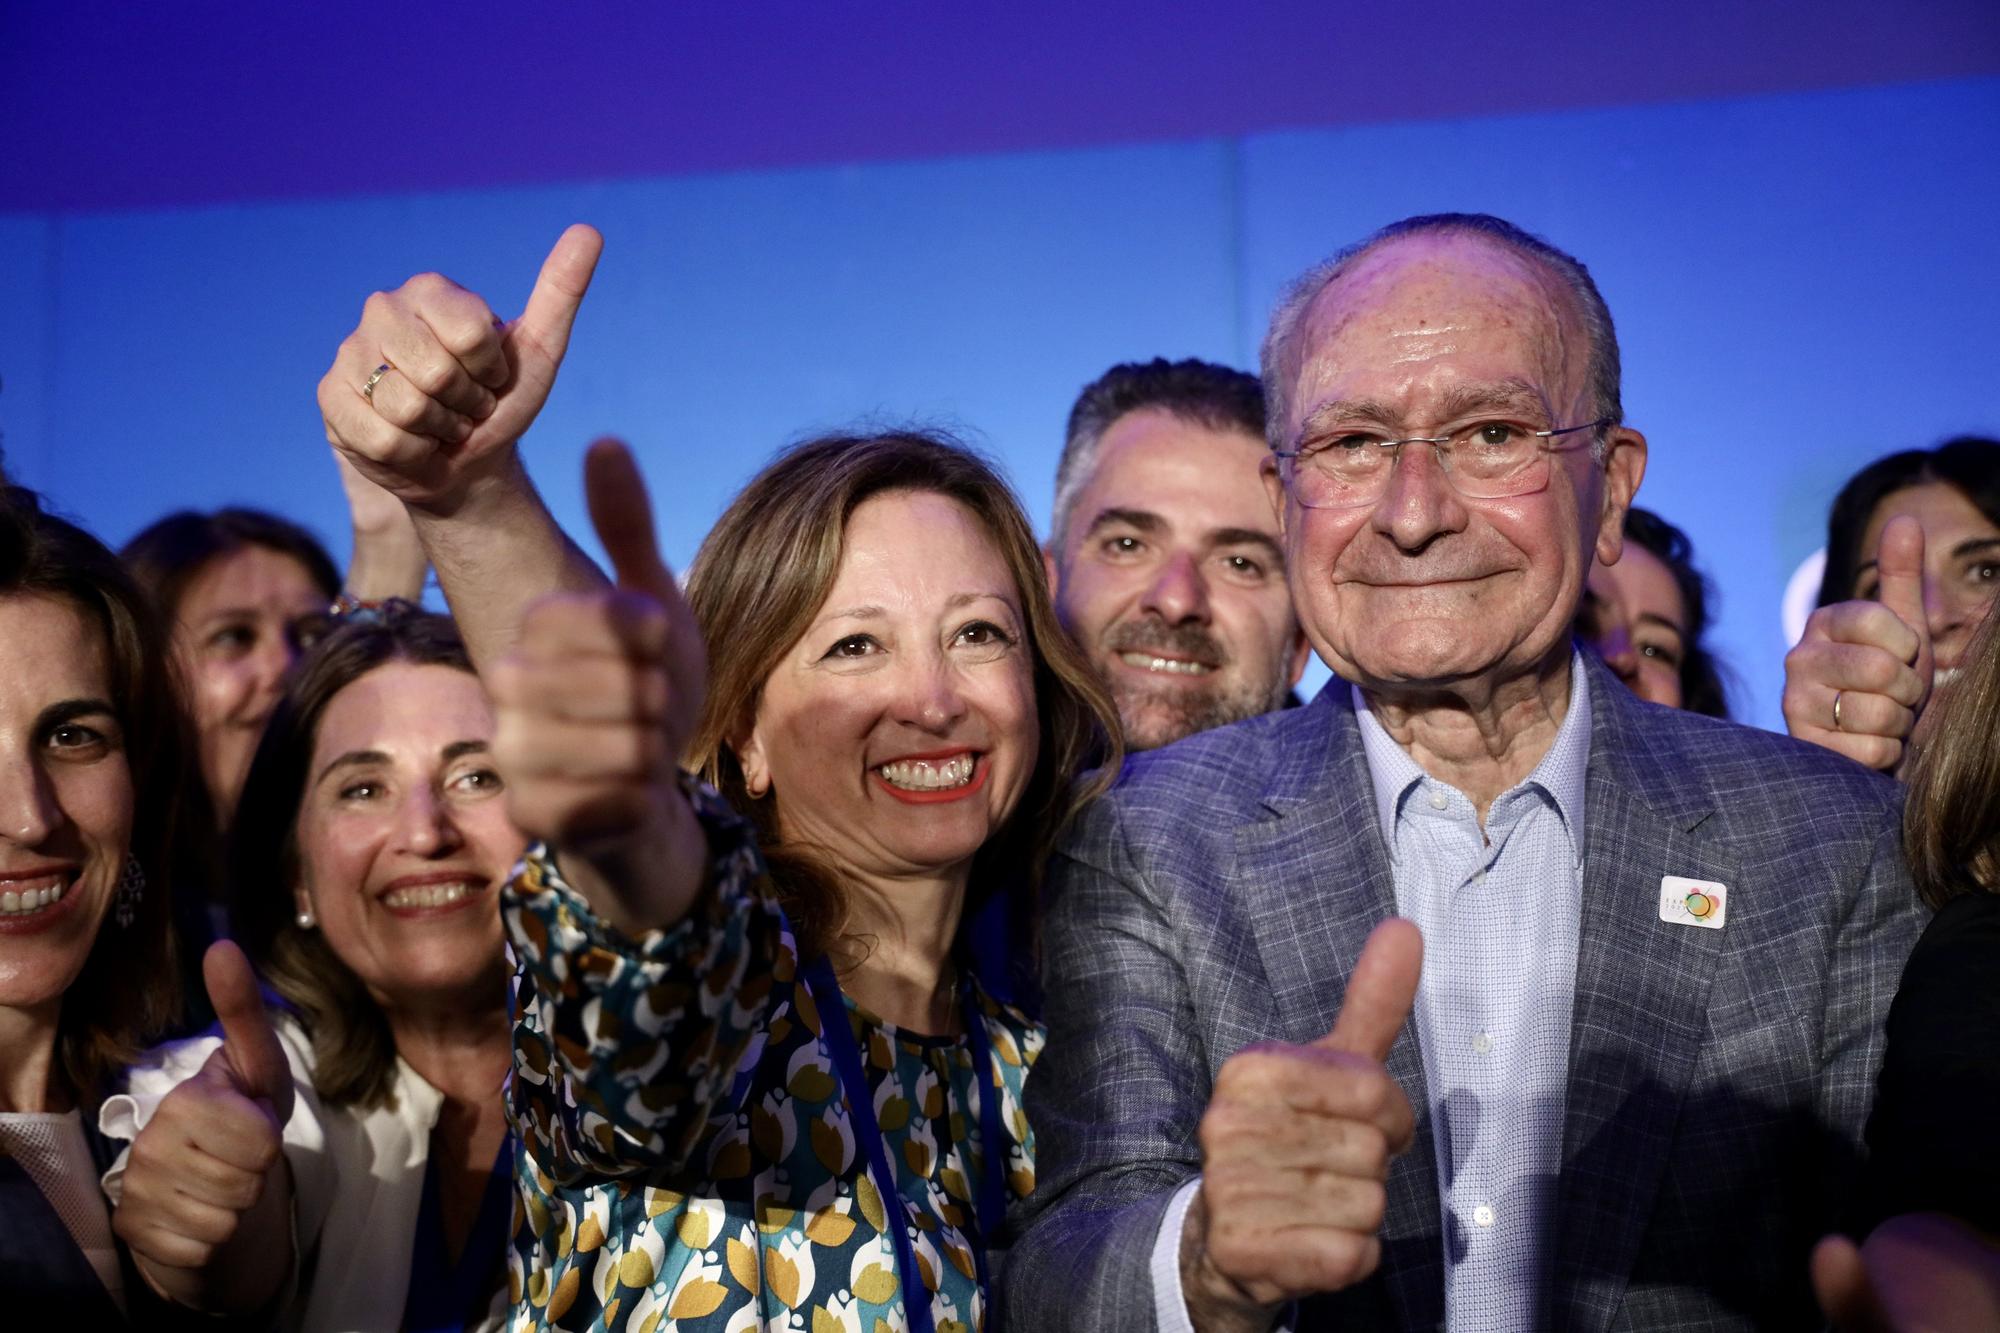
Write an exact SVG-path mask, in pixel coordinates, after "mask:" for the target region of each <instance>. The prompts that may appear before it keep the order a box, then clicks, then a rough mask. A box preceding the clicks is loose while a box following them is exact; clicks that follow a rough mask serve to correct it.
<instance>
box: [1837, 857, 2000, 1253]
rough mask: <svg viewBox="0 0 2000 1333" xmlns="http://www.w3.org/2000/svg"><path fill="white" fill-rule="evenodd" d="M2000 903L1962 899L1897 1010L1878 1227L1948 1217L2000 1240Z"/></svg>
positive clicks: (1875, 1141)
mask: <svg viewBox="0 0 2000 1333" xmlns="http://www.w3.org/2000/svg"><path fill="white" fill-rule="evenodd" d="M1995 1106H2000V896H1996V895H1993V894H1988V893H1973V894H1967V895H1965V896H1964V897H1960V898H1954V899H1952V900H1951V901H1950V902H1948V903H1946V904H1945V905H1944V906H1943V907H1942V908H1940V909H1939V910H1938V914H1937V916H1936V917H1934V918H1933V919H1932V921H1931V923H1930V926H1929V927H1928V928H1927V929H1926V930H1925V931H1924V934H1923V938H1922V939H1920V940H1918V941H1917V947H1916V949H1915V950H1914V951H1913V952H1912V953H1911V954H1910V961H1909V963H1908V965H1907V966H1905V967H1904V969H1903V984H1902V986H1901V988H1900V989H1898V990H1897V992H1896V1001H1895V1003H1894V1005H1892V1006H1891V1007H1890V1009H1889V1045H1888V1051H1887V1054H1886V1055H1885V1056H1884V1057H1883V1062H1882V1080H1881V1083H1880V1085H1879V1087H1878V1090H1877V1093H1876V1098H1875V1113H1874V1115H1873V1116H1871V1117H1870V1118H1869V1121H1868V1150H1869V1153H1870V1161H1869V1166H1868V1177H1869V1191H1868V1193H1869V1201H1870V1204H1871V1213H1870V1216H1869V1218H1868V1222H1869V1224H1870V1226H1872V1225H1873V1224H1874V1223H1877V1222H1880V1221H1882V1220H1883V1219H1884V1218H1889V1217H1894V1216H1896V1215H1897V1214H1899V1213H1912V1212H1939V1213H1949V1214H1951V1215H1952V1216H1953V1217H1957V1218H1959V1219H1961V1220H1963V1221H1966V1222H1970V1223H1971V1224H1972V1225H1973V1226H1975V1227H1978V1228H1980V1229H1981V1230H1983V1231H2000V1145H1996V1144H1995V1142H1994V1136H1993V1127H1992V1114H1993V1108H1994V1107H1995Z"/></svg>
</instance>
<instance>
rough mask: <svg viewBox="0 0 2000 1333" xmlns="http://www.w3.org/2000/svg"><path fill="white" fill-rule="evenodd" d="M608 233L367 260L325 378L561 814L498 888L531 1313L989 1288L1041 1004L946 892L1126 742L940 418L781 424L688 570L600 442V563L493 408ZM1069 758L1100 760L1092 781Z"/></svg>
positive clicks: (938, 1300)
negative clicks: (660, 551) (511, 278)
mask: <svg viewBox="0 0 2000 1333" xmlns="http://www.w3.org/2000/svg"><path fill="white" fill-rule="evenodd" d="M601 244H602V241H601V238H600V237H599V236H598V235H597V233H596V232H595V231H594V230H592V229H591V228H588V227H582V226H578V227H572V228H570V229H569V230H568V231H567V232H565V233H564V235H563V237H562V239H561V240H559V241H558V242H557V243H556V246H555V248H554V249H553V250H552V251H551V252H550V254H549V256H548V258H547V260H546V261H544V263H543V266H542V271H541V275H540V277H539V278H538V279H537V280H536V283H535V286H534V290H533V291H532V292H531V293H530V295H529V297H528V301H527V304H526V307H525V308H524V309H523V311H522V313H521V315H520V316H519V317H518V318H516V319H513V320H501V319H499V318H497V317H496V316H495V315H494V313H493V311H492V310H491V309H490V308H489V307H488V306H487V305H486V303H485V302H483V301H481V300H480V299H479V298H478V297H477V296H475V295H473V294H472V293H470V292H467V291H465V290H464V289H463V288H460V287H458V286H456V285H454V284H451V283H450V282H448V281H447V280H445V279H443V278H441V277H439V276H438V275H436V274H425V275H420V276H418V277H415V278H412V279H411V280H410V281H409V282H407V283H405V284H404V285H403V286H402V287H400V288H398V289H397V290H395V291H394V292H388V293H382V294H379V295H378V296H377V297H375V298H371V299H370V301H369V302H368V304H367V306H366V307H365V308H364V310H363V313H362V319H361V324H360V326H359V327H358V328H356V329H355V330H354V332H353V333H352V334H350V335H349V336H348V337H347V338H346V339H345V340H344V341H343V342H342V343H341V346H340V350H339V352H338V353H337V355H336V356H335V358H334V362H333V365H332V366H331V368H330V369H329V370H328V371H327V374H326V376H325V377H324V378H323V379H322V380H321V381H320V390H319V401H320V409H321V414H322V416H323V418H324V419H325V422H326V426H327V434H328V437H329V438H330V439H331V440H333V441H334V443H335V446H336V447H337V448H339V449H340V450H341V451H342V452H343V453H344V454H345V455H347V456H348V457H349V458H351V459H352V460H353V461H354V462H355V464H356V466H357V467H358V468H359V469H360V470H361V471H362V472H363V473H364V474H366V475H367V476H368V477H370V478H371V479H372V480H374V481H376V482H377V483H379V484H380V485H382V486H383V487H384V488H385V489H387V490H388V491H390V492H391V493H392V494H395V495H397V496H398V497H400V498H401V499H402V500H403V501H404V503H405V504H406V505H407V506H408V507H409V509H410V512H411V514H412V517H413V518H414V520H415V521H416V525H417V530H418V533H419V535H420V537H421V538H422V539H423V541H424V545H425V549H426V551H427V552H428V554H429V555H430V557H431V559H432V561H433V562H434V564H435V565H436V567H437V570H438V578H439V582H440V583H441V584H442V586H443V587H444V590H445V595H446V596H447V597H448V598H449V599H450V600H451V603H452V608H453V612H454V614H455V615H456V616H457V617H458V620H459V623H460V625H461V626H463V627H464V628H465V631H466V635H467V639H468V642H469V643H470V644H471V646H472V649H473V652H474V655H475V658H476V659H477V660H478V661H479V663H480V669H481V671H482V672H483V673H485V674H486V676H487V680H488V685H489V688H490V689H491V690H492V692H493V697H494V704H495V707H496V710H497V712H498V719H499V731H498V735H497V738H496V742H495V750H496V754H497V755H498V756H499V758H500V761H501V764H500V766H501V771H502V773H504V774H505V775H506V778H507V783H508V788H509V805H510V807H511V808H512V810H513V812H514V815H515V818H516V820H517V821H518V822H519V823H520V824H521V826H522V828H523V829H524V830H526V831H527V832H528V833H530V834H531V835H532V836H535V837H538V838H541V839H543V840H544V844H545V845H542V846H539V847H535V848H533V849H531V851H530V853H529V856H528V860H527V864H526V867H525V869H524V871H523V873H522V874H521V875H520V876H519V877H518V878H517V880H516V881H515V882H514V883H513V884H512V885H511V886H510V887H509V889H508V891H507V893H506V895H505V899H504V904H503V910H504V913H505V916H506V920H507V930H508V936H509V940H510V942H511V944H512V946H513V949H514V953H515V960H516V971H515V985H516V996H515V1014H516V1026H515V1033H514V1077H513V1083H512V1085H511V1086H512V1111H513V1115H514V1119H515V1124H516V1126H517V1129H518V1131H519V1133H520V1136H521V1140H522V1159H521V1176H520V1191H521V1199H522V1212H523V1217H524V1219H525V1220H524V1224H523V1226H522V1228H521V1229H520V1231H519V1232H518V1233H517V1236H516V1241H515V1251H516V1253H515V1261H514V1277H515V1282H516V1284H517V1285H516V1291H515V1294H516V1296H517V1298H518V1300H519V1302H520V1304H518V1305H517V1306H516V1307H515V1315H514V1327H515V1328H517V1329H543V1328H565V1329H591V1330H622V1329H634V1330H652V1329H655V1328H658V1327H661V1326H662V1325H663V1324H664V1323H667V1322H669V1321H672V1322H673V1323H674V1324H675V1325H676V1326H682V1327H686V1326H697V1325H698V1326H700V1327H705V1328H714V1329H719V1330H725V1331H726V1333H739V1331H740V1330H748V1329H751V1328H758V1327H776V1328H825V1327H827V1326H828V1321H832V1325H833V1326H835V1327H839V1328H843V1329H862V1330H872V1329H874V1328H875V1327H876V1326H877V1324H878V1322H886V1323H887V1324H888V1325H889V1326H890V1327H899V1326H900V1327H908V1328H912V1329H918V1330H926V1331H928V1330H931V1329H938V1330H947V1329H955V1328H979V1327H982V1326H986V1325H988V1324H989V1323H990V1322H991V1321H990V1316H989V1313H988V1302H989V1299H990V1295H991V1293H992V1291H993V1286H992V1279H991V1271H990V1259H991V1257H992V1251H993V1249H994V1247H995V1243H996V1234H995V1233H996V1231H997V1228H998V1227H999V1225H1000V1215H1001V1213H1002V1212H1003V1211H1004V1206H1005V1203H1006V1200H1007V1199H1008V1198H1010V1197H1011V1198H1018V1197H1020V1196H1021V1195H1023V1194H1024V1193H1026V1192H1027V1191H1028V1190H1029V1189H1030V1188H1031V1187H1032V1186H1033V1182H1034V1172H1033V1165H1034V1138H1033V1134H1032V1132H1031V1130H1030V1127H1029V1126H1028V1125H1027V1123H1026V1120H1025V1117H1024V1116H1023V1114H1022V1112H1021V1103H1020V1093H1021V1085H1022V1080H1023V1079H1024V1078H1025V1076H1026V1074H1027V1068H1028V1065H1029V1064H1030V1063H1031V1062H1032V1061H1033V1059H1034V1058H1035V1055H1036V1053H1037V1051H1038V1049H1039V1046H1040V1041H1041V1035H1040V1029H1039V1028H1038V1027H1037V1026H1036V1025H1034V1024H1032V1023H1030V1022H1029V1021H1028V1020H1027V1019H1026V1018H1024V1017H1023V1016H1022V1015H1020V1014H1019V1013H1017V1012H1015V1011H1013V1010H1010V1009H1008V1008H1006V1007H1004V1006H1002V1005H1000V1004H998V1003H996V1002H995V1001H994V1000H993V999H992V998H991V997H990V995H988V994H987V992H986V991H985V990H984V988H983V987H982V986H981V985H980V984H979V981H978V979H977V978H976V977H974V976H972V975H971V970H970V968H968V967H966V966H965V965H964V950H963V949H962V948H961V947H960V946H961V943H962V939H961V936H962V934H963V929H962V927H963V923H964V921H965V920H966V917H967V908H968V906H969V905H970V904H971V903H972V902H974V901H977V900H980V899H982V898H984V897H985V896H986V895H988V894H991V893H994V892H996V891H998V890H999V889H1000V888H1002V887H1003V886H1004V887H1006V888H1007V889H1008V890H1009V891H1010V893H1011V892H1012V891H1014V890H1015V889H1017V888H1019V889H1021V890H1023V892H1022V893H1021V895H1020V896H1019V897H1018V898H1016V899H1015V901H1017V902H1020V903H1022V904H1023V905H1024V906H1023V910H1028V909H1029V905H1031V904H1032V901H1033V899H1032V893H1031V890H1032V886H1033V884H1034V883H1035V881H1036V879H1037V878H1038V876H1039V874H1040V870H1041V862H1042V860H1043V858H1044V857H1045V855H1046V854H1047V851H1048V849H1049V847H1050V846H1051V845H1052V844H1053V842H1054V841H1055V839H1056V838H1057V836H1058V834H1059V832H1060V830H1061V829H1062V826H1063V824H1064V823H1065V821H1066V820H1067V818H1068V816H1069V815H1070V813H1071V812H1072V811H1073V809H1074V806H1075V804H1076V801H1077V800H1078V799H1079V797H1080V796H1083V795H1088V794H1089V792H1091V791H1093V790H1095V789H1096V787H1097V786H1100V785H1102V784H1103V783H1105V782H1107V781H1108V780H1109V779H1108V775H1109V774H1110V773H1113V772H1115V771H1116V769H1117V766H1118V761H1119V758H1120V754H1119V750H1118V749H1117V743H1116V739H1115V737H1116V726H1117V720H1116V713H1115V712H1114V711H1113V709H1112V706H1111V703H1110V700H1109V698H1108V697H1107V695H1106V694H1105V692H1104V689H1103V687H1102V685H1101V684H1099V682H1098V681H1097V680H1096V678H1095V677H1094V676H1093V674H1092V673H1091V670H1090V668H1089V665H1088V664H1087V663H1086V662H1085V660H1084V659H1083V657H1082V656H1081V654H1079V653H1078V651H1077V650H1076V649H1075V647H1074V646H1073V645H1072V644H1070V642H1069V641H1068V640H1067V639H1066V638H1065V636H1064V635H1063V632H1062V630H1061V628H1060V626H1059V625H1058V624H1057V622H1056V619H1055V613H1054V608H1053V607H1052V606H1051V604H1050V600H1049V595H1048V591H1047V587H1046V585H1045V583H1044V580H1043V574H1042V564H1041V553H1040V551H1039V550H1038V548H1037V546H1036V544H1035V541H1034V538H1033V535H1032V534H1031V533H1030V531H1029V529H1028V524H1027V521H1026V519H1025V518H1024V517H1023V516H1022V514H1021V509H1020V506H1019V504H1018V502H1016V500H1015V499H1014V497H1013V495H1012V493H1011V492H1010V491H1009V490H1008V489H1007V487H1006V485H1005V483H1003V482H1002V481H1001V480H1000V479H999V477H998V476H996V475H995V473H994V472H993V470H992V469H991V468H990V467H988V466H987V465H986V464H985V463H984V462H982V461H981V460H980V459H978V458H977V457H976V456H974V455H973V454H971V453H970V452H968V451H966V450H965V449H963V448H962V447H960V446H958V445H956V444H954V443H953V442H951V441H948V440H945V439H943V438H940V437H936V436H925V435H918V434H912V433H890V434H882V435H872V436H840V437H833V438H828V439H821V440H815V441H811V442H808V443H806V444H803V445H800V446H799V447H797V448H795V449H792V450H789V451H787V452H786V453H784V454H783V455H781V456H780V457H779V458H778V459H777V460H776V461H775V462H773V463H772V464H771V465H770V466H768V467H767V468H765V469H764V471H763V472H761V473H760V474H759V475H758V476H757V477H756V478H755V479H754V480H752V481H751V482H750V484H749V485H748V486H747V487H746V488H745V489H744V490H743V492H742V493H741V494H739V495H738V496H737V498H736V499H735V500H734V501H733V502H732V503H731V504H730V506H729V508H728V510H727V512H726V513H725V514H724V515H723V517H722V519H721V521H720V522H718V523H717V524H716V527H715V529H714V531H713V532H711V533H710V534H709V537H708V539H707V540H706V541H705V542H704V543H703V545H702V549H701V553H700V554H699V555H698V556H697V558H696V561H695V567H694V571H693V574H692V577H691V578H690V579H689V586H688V593H687V597H686V599H685V600H684V599H683V597H682V595H681V592H680V590H679V588H678V586H677V585H676V583H675V581H674V579H673V577H672V576H671V575H670V574H669V573H668V572H667V570H666V569H665V568H664V567H663V566H662V565H661V563H660V561H659V558H658V555H657V554H656V552H655V548H654V536H653V528H652V517H651V514H650V512H649V511H648V509H647V507H646V504H645V499H644V496H645V492H644V488H643V486H642V484H641V483H640V480H639V476H638V473H637V470H636V468H634V467H633V466H632V463H631V460H630V456H629V455H628V454H627V453H626V452H625V451H624V449H623V447H622V446H618V445H615V444H600V445H599V446H597V447H596V448H595V449H594V450H593V452H592V453H591V455H590V457H589V459H588V462H587V465H586V483H587V491H588V495H589V499H590V503H591V514H592V520H593V522H594V524H595V526H596V528H597V532H598V535H599V537H600V539H601V540H602V542H603V545H604V547H605V549H606V550H607V551H608V552H609V554H610V555H611V558H612V562H613V565H614V567H615V571H616V573H617V575H618V582H619V587H618V589H617V591H615V592H613V591H606V590H605V589H604V587H603V582H602V576H601V575H598V574H597V573H596V571H595V570H594V568H592V567H591V566H590V565H589V563H588V562H587V561H586V560H584V559H583V558H582V556H581V555H580V553H578V552H577V550H576V548H575V547H574V545H573V544H571V543H569V542H568V541H567V539H566V538H564V537H563V536H562V533H561V531H560V529H559V528H557V527H556V525H555V524H554V522H553V520H552V519H550V517H549V515H548V512H547V510H546V508H544V507H543V506H542V504H541V502H540V500H539V498H538V497H537V496H536V495H535V494H534V488H533V486H532V484H531V483H530V482H529V481H528V478H527V475H526V472H525V469H524V468H523V467H522V464H521V460H520V455H519V450H518V443H517V442H518V441H519V440H520V439H521V437H522V435H523V433H525V432H526V431H527V430H528V428H529V426H530V425H531V424H532V423H533V421H534V419H535V416H536V414H537V413H538V412H539V411H540V409H541V407H542V404H543V403H544V401H545V400H546V398H547V396H548V393H549V390H550V387H551V386H552V385H553V383H554V381H555V377H556V372H557V369H558V367H559V365H560V363H561V361H562V358H563V356H564V353H565V351H566V349H567V346H568V341H569V334H570V328H571V325H572V323H573V321H574V320H575V318H576V313H577V308H578V306H579V304H580V302H581V301H582V299H583V294H584V291H585V289H586V288H587V287H588V285H589V282H590V278H591V274H592V272H593V270H594V268H595V266H596V262H597V257H598V252H599V249H600V247H601ZM421 386H439V387H437V388H435V390H434V391H432V390H430V389H429V388H427V387H421ZM560 590H568V592H567V595H562V596H546V597H544V596H542V595H543V594H550V593H556V592H558V591H560ZM537 597H540V598H541V600H539V601H536V600H534V599H535V598H537ZM530 603H532V604H530ZM690 603H691V604H692V610H690V609H689V607H690ZM683 755H685V756H686V757H687V758H688V761H689V764H690V766H691V767H692V768H693V769H695V770H698V773H691V772H687V771H684V770H683V769H682V768H681V767H680V760H681V758H682V757H683ZM1091 755H1096V756H1103V757H1105V759H1106V768H1105V774H1106V775H1107V776H1104V777H1100V778H1099V779H1097V780H1096V781H1095V782H1093V783H1090V784H1088V785H1086V786H1085V787H1084V788H1083V790H1082V791H1081V792H1079V791H1078V790H1077V789H1076V788H1075V787H1074V786H1073V782H1074V774H1075V772H1076V770H1077V768H1078V767H1079V766H1080V765H1081V764H1082V763H1083V762H1084V760H1085V758H1086V756H1091ZM718 787H720V789H721V790H720V791H718V790H717V788H718ZM725 795H727V796H728V797H731V798H733V799H734V800H736V801H740V802H741V803H742V804H743V807H744V809H745V810H746V811H748V812H749V815H750V820H749V822H748V823H747V824H746V823H745V821H744V820H743V819H742V818H740V817H739V816H737V815H736V814H734V813H733V812H732V810H731V808H730V801H729V800H727V799H724V796H725ZM767 862H768V865H769V867H770V869H769V872H768V873H766V870H765V867H766V864H767Z"/></svg>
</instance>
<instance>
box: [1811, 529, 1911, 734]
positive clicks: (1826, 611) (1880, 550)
mask: <svg viewBox="0 0 2000 1333" xmlns="http://www.w3.org/2000/svg"><path fill="white" fill-rule="evenodd" d="M1875 569H1876V576H1877V579H1878V580H1879V586H1878V590H1877V592H1876V598H1875V600H1873V601H1861V600H1856V601H1851V602H1836V603H1833V604H1832V605H1829V606H1822V607H1820V608H1819V609H1818V610H1817V611H1814V612H1813V613H1812V616H1811V617H1810V618H1809V619H1808V620H1807V621H1806V632H1805V634H1804V636H1803V637H1801V638H1800V639H1799V642H1798V645H1797V646H1796V647H1795V648H1793V649H1792V651H1791V652H1790V653H1788V654H1786V656H1785V699H1784V706H1785V729H1786V730H1787V731H1789V732H1791V734H1792V735H1794V736H1796V737H1798V738H1799V739H1800V740H1804V741H1811V742H1813V743H1814V744H1816V745H1823V746H1825V747H1826V748H1827V749H1829V750H1833V751H1835V752H1836V753H1839V754H1844V755H1846V756H1847V757H1848V758H1850V759H1853V760H1855V761H1856V762H1858V763H1862V764H1866V765H1867V766H1868V767H1870V768H1875V769H1881V770H1883V771H1885V772H1893V771H1894V770H1895V769H1896V768H1897V767H1898V766H1900V765H1901V764H1902V762H1903V759H1904V755H1905V750H1906V745H1905V743H1906V742H1907V741H1908V740H1909V737H1910V733H1911V731H1912V730H1913V729H1914V728H1915V726H1916V722H1917V718H1918V717H1919V716H1920V715H1921V714H1922V712H1923V709H1924V705H1925V703H1927V702H1928V701H1929V699H1930V692H1931V636H1930V619H1929V617H1928V616H1927V615H1926V614H1925V611H1924V530H1923V528H1922V527H1921V526H1919V525H1918V523H1917V521H1916V520H1915V519H1913V518H1910V517H1908V516H1905V515H1899V516H1897V517H1895V518H1892V519H1890V520H1889V522H1888V523H1886V524H1885V525H1883V528H1882V539H1881V542H1880V544H1879V546H1878V547H1877V550H1876V563H1875ZM1836 703H1838V705H1839V710H1840V711H1839V714H1838V716H1836V715H1835V713H1834V707H1835V704H1836Z"/></svg>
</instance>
